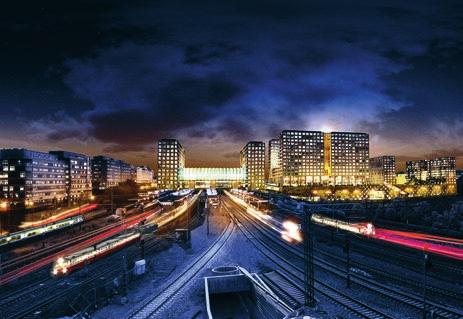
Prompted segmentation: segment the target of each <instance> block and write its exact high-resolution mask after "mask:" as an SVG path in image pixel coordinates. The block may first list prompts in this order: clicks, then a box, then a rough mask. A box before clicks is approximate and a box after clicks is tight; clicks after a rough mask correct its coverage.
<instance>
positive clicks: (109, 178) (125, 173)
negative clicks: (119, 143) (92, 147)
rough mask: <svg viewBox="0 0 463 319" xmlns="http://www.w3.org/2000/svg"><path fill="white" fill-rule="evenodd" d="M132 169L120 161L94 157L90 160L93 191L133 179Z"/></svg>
mask: <svg viewBox="0 0 463 319" xmlns="http://www.w3.org/2000/svg"><path fill="white" fill-rule="evenodd" d="M133 171H134V168H133V167H132V166H131V165H130V164H128V163H126V162H124V161H121V160H115V159H113V158H110V157H106V156H101V155H100V156H95V157H93V159H92V185H93V189H94V190H96V191H97V190H105V189H107V188H110V187H115V186H117V185H119V183H122V182H125V181H127V180H130V179H133V176H134V173H133Z"/></svg>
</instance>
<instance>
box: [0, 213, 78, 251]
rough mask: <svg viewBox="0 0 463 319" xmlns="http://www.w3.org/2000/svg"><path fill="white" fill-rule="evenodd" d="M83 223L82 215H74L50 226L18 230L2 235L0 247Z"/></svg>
mask: <svg viewBox="0 0 463 319" xmlns="http://www.w3.org/2000/svg"><path fill="white" fill-rule="evenodd" d="M83 221H84V216H83V215H76V216H73V217H69V218H66V219H63V220H60V221H56V222H53V223H50V224H46V225H42V226H36V227H31V228H27V229H24V230H20V231H17V232H14V233H10V234H7V235H3V236H1V237H0V247H6V246H7V245H8V246H10V245H13V244H15V243H19V242H24V241H26V240H29V239H32V238H37V237H39V236H42V235H44V234H48V233H51V232H54V231H56V230H59V229H64V228H67V227H71V226H75V225H77V224H80V223H82V222H83Z"/></svg>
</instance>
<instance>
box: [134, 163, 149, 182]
mask: <svg viewBox="0 0 463 319" xmlns="http://www.w3.org/2000/svg"><path fill="white" fill-rule="evenodd" d="M135 182H137V184H151V183H153V171H152V170H151V169H150V168H149V167H146V166H139V167H137V168H136V177H135Z"/></svg>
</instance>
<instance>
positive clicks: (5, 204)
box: [0, 202, 8, 209]
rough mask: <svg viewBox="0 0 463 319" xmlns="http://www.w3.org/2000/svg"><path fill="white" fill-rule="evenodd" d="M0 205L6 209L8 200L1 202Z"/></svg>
mask: <svg viewBox="0 0 463 319" xmlns="http://www.w3.org/2000/svg"><path fill="white" fill-rule="evenodd" d="M0 207H1V208H2V209H6V208H7V207H8V202H1V204H0Z"/></svg>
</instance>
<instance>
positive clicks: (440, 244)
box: [373, 228, 463, 260]
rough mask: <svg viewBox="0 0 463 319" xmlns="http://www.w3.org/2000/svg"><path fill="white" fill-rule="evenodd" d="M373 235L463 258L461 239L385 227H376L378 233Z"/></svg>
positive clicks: (455, 257)
mask: <svg viewBox="0 0 463 319" xmlns="http://www.w3.org/2000/svg"><path fill="white" fill-rule="evenodd" d="M373 237H374V238H376V239H379V240H384V241H387V242H390V243H395V244H399V245H402V246H406V247H410V248H414V249H418V250H426V251H427V252H430V253H434V254H438V255H441V256H446V257H449V258H453V259H458V260H463V240H461V239H456V238H448V237H440V236H435V235H427V234H420V233H413V232H404V231H398V230H390V229H384V228H376V234H375V235H374V236H373ZM445 244H447V245H445ZM450 245H452V246H450Z"/></svg>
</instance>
